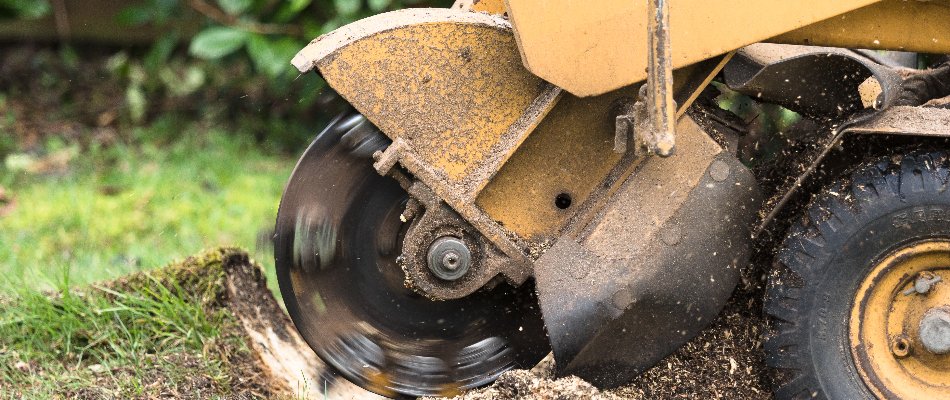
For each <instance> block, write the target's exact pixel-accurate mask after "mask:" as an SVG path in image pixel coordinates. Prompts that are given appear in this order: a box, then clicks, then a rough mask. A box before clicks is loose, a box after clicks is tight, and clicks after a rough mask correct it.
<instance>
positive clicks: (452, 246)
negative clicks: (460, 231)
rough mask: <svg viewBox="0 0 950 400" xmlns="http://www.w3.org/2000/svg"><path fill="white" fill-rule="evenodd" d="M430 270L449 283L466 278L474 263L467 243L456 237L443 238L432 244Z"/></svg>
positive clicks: (429, 260)
mask: <svg viewBox="0 0 950 400" xmlns="http://www.w3.org/2000/svg"><path fill="white" fill-rule="evenodd" d="M427 259H428V263H429V270H430V271H432V274H433V275H435V276H437V277H439V278H440V279H444V280H447V281H454V280H456V279H459V278H461V277H463V276H465V273H467V272H468V268H469V266H470V265H471V263H472V253H471V251H469V249H468V246H465V242H463V241H462V239H459V238H457V237H455V236H443V237H440V238H438V239H436V240H435V241H434V242H432V245H431V246H429V253H428V257H427Z"/></svg>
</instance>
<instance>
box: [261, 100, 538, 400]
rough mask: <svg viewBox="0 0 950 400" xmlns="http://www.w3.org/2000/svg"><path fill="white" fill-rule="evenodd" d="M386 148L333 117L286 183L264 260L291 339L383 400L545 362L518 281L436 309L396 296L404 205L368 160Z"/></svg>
mask: <svg viewBox="0 0 950 400" xmlns="http://www.w3.org/2000/svg"><path fill="white" fill-rule="evenodd" d="M387 144H388V140H386V139H385V136H383V135H381V134H380V133H379V132H378V130H376V128H375V127H373V126H372V125H371V124H370V123H369V122H368V121H366V120H365V118H363V117H362V116H361V115H359V114H357V113H355V112H350V113H347V114H344V115H342V116H340V117H338V118H336V119H335V120H334V121H333V122H331V123H330V125H329V126H328V127H327V128H326V129H325V130H324V131H323V132H321V133H320V134H319V135H318V136H317V138H316V139H315V140H314V142H313V143H312V144H311V145H310V147H309V148H308V149H307V151H306V152H305V153H304V155H303V157H302V158H301V159H300V161H298V163H297V166H296V168H295V169H294V172H293V174H292V175H291V177H290V181H289V182H288V184H287V187H286V189H285V190H284V195H283V198H282V199H281V203H280V209H279V211H278V215H277V227H276V236H275V247H274V252H275V258H276V265H277V278H278V282H279V284H280V291H281V294H282V295H283V298H284V302H285V304H286V306H287V311H288V312H289V314H290V317H291V319H293V321H294V324H295V325H296V327H297V329H298V330H299V331H300V333H301V334H302V336H303V337H304V338H305V339H306V340H307V342H308V343H309V344H310V346H311V347H312V348H313V349H314V350H315V351H316V352H317V354H319V355H320V357H321V358H322V359H323V360H324V361H326V362H327V363H328V364H330V365H332V366H333V367H334V368H335V369H336V371H338V372H339V373H340V374H342V375H343V376H344V377H346V378H347V379H349V380H350V381H352V382H354V383H356V384H358V385H360V386H362V387H364V388H366V389H369V390H371V391H373V392H376V393H379V394H382V395H385V396H398V395H405V396H423V395H447V394H453V393H457V392H459V391H461V390H465V389H469V388H473V387H478V386H482V385H485V384H487V383H490V382H492V381H493V380H494V379H495V378H497V376H498V375H499V374H501V373H502V372H504V371H506V370H508V369H512V368H530V367H531V366H533V365H534V364H535V363H537V362H538V361H539V360H540V359H541V358H542V357H544V355H545V354H547V353H548V352H549V351H550V350H549V345H548V341H547V338H546V336H545V333H544V327H543V322H542V320H541V315H540V310H539V308H538V306H537V301H536V299H535V297H534V288H533V285H532V284H531V283H530V281H529V282H528V283H526V284H524V285H522V286H521V287H519V288H513V287H511V286H509V285H507V284H499V285H496V286H495V288H494V289H492V290H490V291H486V290H481V291H478V292H476V293H475V294H473V295H471V296H468V297H466V298H463V299H459V300H454V301H441V302H436V301H431V300H428V299H427V298H425V297H424V296H421V295H418V294H416V293H413V292H412V291H410V290H408V289H406V287H405V286H404V283H403V282H404V274H403V271H402V270H401V268H400V267H399V266H398V265H397V263H396V259H397V257H398V256H399V255H400V252H401V247H402V237H403V234H404V232H405V230H406V228H407V225H408V224H407V223H404V222H402V221H401V220H400V214H401V213H402V211H403V210H404V207H405V204H406V201H407V199H408V195H407V194H406V192H405V191H404V190H403V189H402V188H401V187H400V186H399V185H398V184H397V183H396V181H395V180H393V179H391V178H388V177H383V176H380V175H379V174H377V173H376V171H375V170H374V169H373V168H372V165H371V164H372V159H371V158H370V157H369V155H371V154H372V153H373V152H374V151H376V150H379V149H381V148H384V147H385V146H386V145H387ZM321 384H322V383H321Z"/></svg>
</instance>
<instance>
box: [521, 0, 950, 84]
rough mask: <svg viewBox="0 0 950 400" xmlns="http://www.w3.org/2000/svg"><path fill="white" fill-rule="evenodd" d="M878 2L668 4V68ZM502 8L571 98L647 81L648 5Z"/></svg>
mask: <svg viewBox="0 0 950 400" xmlns="http://www.w3.org/2000/svg"><path fill="white" fill-rule="evenodd" d="M876 2H877V0H835V1H828V0H797V1H787V0H670V26H671V28H670V35H671V50H672V53H671V54H672V61H673V67H674V68H680V67H683V66H686V65H689V64H693V63H696V62H699V61H702V60H705V59H708V58H710V57H713V56H717V55H721V54H725V53H728V52H729V51H731V50H735V49H737V48H739V47H742V46H745V45H748V44H752V43H756V42H759V41H763V40H765V39H768V38H771V37H774V36H777V35H779V34H782V33H785V32H788V31H791V30H794V29H797V28H801V27H803V26H806V25H809V24H812V23H815V22H818V21H821V20H824V19H827V18H830V17H833V16H836V15H840V14H843V13H846V12H848V11H851V10H854V9H857V8H860V7H863V6H867V5H869V4H873V3H876ZM506 3H507V7H508V14H509V17H510V18H511V21H512V24H513V25H514V29H515V34H516V36H517V37H518V45H519V49H520V50H521V52H522V58H523V60H524V63H525V65H526V66H527V67H528V69H529V70H531V72H534V73H535V74H537V75H538V76H540V77H542V78H544V79H545V80H547V81H549V82H551V83H554V84H555V85H558V86H560V87H562V88H564V89H565V90H567V91H569V92H571V93H572V94H574V95H577V96H592V95H598V94H601V93H606V92H608V91H611V90H614V89H617V88H620V87H623V86H627V85H630V84H633V83H636V82H640V81H642V80H644V79H646V66H647V56H646V55H647V37H646V35H647V27H646V23H647V2H645V1H630V0H601V1H598V2H596V4H593V3H590V2H583V1H576V0H546V1H538V0H506ZM946 25H947V24H941V26H946ZM946 29H947V28H944V31H945V32H946ZM942 37H944V38H945V37H947V35H946V34H945V35H943V36H942Z"/></svg>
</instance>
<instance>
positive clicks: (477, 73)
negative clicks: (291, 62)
mask: <svg viewBox="0 0 950 400" xmlns="http://www.w3.org/2000/svg"><path fill="white" fill-rule="evenodd" d="M410 14H411V15H410ZM407 15H408V16H407ZM387 16H388V17H387ZM397 20H398V21H397ZM394 21H397V22H394ZM379 25H383V26H385V27H380V26H379ZM366 32H370V33H369V34H366ZM330 35H333V36H330ZM330 35H327V37H321V38H320V39H318V40H317V41H315V42H314V44H311V46H316V47H315V48H311V49H310V51H309V53H307V49H305V51H303V52H301V54H302V55H303V56H304V57H307V58H309V59H312V60H313V61H311V62H312V64H313V65H315V66H316V67H317V68H318V69H319V70H320V73H321V74H322V75H323V77H324V78H325V79H326V80H327V82H328V83H329V84H330V86H331V87H333V88H334V89H336V90H337V91H338V92H339V93H340V95H342V96H343V97H344V98H345V99H346V100H347V101H349V102H350V104H352V105H353V106H354V107H355V108H356V109H357V110H358V111H360V112H361V113H363V114H364V115H365V116H366V117H367V118H368V119H369V120H370V121H372V122H373V123H374V124H376V125H377V126H378V127H379V128H380V129H381V130H382V131H383V132H384V133H385V134H386V135H387V136H389V137H390V138H392V139H394V140H396V139H402V140H404V141H406V142H407V144H408V145H409V146H408V147H409V148H410V149H412V150H413V151H414V152H415V156H417V157H418V159H419V161H420V162H421V163H423V164H425V165H427V166H428V167H430V168H431V169H432V170H433V171H435V173H436V174H437V175H439V178H442V179H445V180H446V181H447V182H446V183H447V184H448V185H449V186H455V187H469V186H470V185H468V184H467V182H466V181H465V180H466V179H468V178H469V177H471V176H473V175H476V173H477V172H478V171H479V169H484V167H485V166H486V165H485V164H486V163H490V162H497V161H498V160H497V159H496V158H495V157H494V156H495V154H494V153H493V152H494V151H495V150H496V149H498V148H510V150H513V147H511V146H508V143H502V142H503V141H504V140H506V139H509V138H508V137H506V133H507V132H508V130H509V128H511V127H512V126H514V125H516V122H517V121H518V120H519V119H520V118H521V117H522V116H523V115H524V114H525V112H526V111H527V110H528V109H529V108H530V106H531V105H532V103H533V102H534V101H535V100H536V99H537V98H538V97H539V96H541V95H542V94H543V93H544V91H545V89H546V87H547V86H546V85H544V83H543V81H541V79H539V78H538V77H536V76H534V75H532V74H531V73H529V72H528V71H527V70H526V69H525V68H524V67H523V66H522V64H521V60H520V59H519V57H518V52H517V50H516V43H515V40H514V37H513V35H512V34H511V31H510V29H509V27H508V24H507V22H506V21H505V20H504V19H502V18H500V17H497V16H492V15H488V14H480V13H468V12H462V11H456V10H436V9H433V10H425V11H418V10H404V11H398V12H393V13H387V14H382V15H380V16H377V17H372V18H368V19H365V20H362V21H359V22H356V23H354V24H351V25H348V26H347V27H344V28H342V29H341V30H338V31H334V32H333V33H331V34H330ZM356 35H362V36H356ZM354 37H355V39H354ZM321 47H324V48H321ZM325 47H332V49H325ZM298 57H300V56H298ZM302 63H303V64H304V65H306V60H304V61H302ZM295 64H297V62H296V61H295ZM298 66H299V65H298ZM508 136H510V135H508ZM521 139H523V136H522V137H521ZM514 147H516V146H514ZM491 167H493V168H494V167H497V165H491Z"/></svg>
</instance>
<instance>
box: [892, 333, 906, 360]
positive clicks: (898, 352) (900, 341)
mask: <svg viewBox="0 0 950 400" xmlns="http://www.w3.org/2000/svg"><path fill="white" fill-rule="evenodd" d="M891 352H892V353H894V356H895V357H897V358H904V357H907V356H908V355H909V354H910V339H908V338H907V335H904V334H900V335H898V336H897V337H896V338H894V342H893V343H891Z"/></svg>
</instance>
